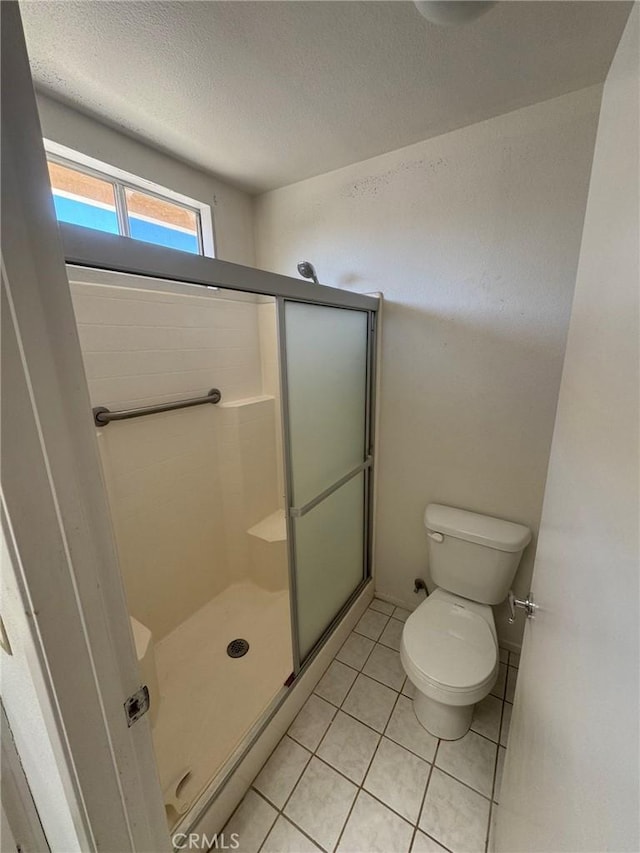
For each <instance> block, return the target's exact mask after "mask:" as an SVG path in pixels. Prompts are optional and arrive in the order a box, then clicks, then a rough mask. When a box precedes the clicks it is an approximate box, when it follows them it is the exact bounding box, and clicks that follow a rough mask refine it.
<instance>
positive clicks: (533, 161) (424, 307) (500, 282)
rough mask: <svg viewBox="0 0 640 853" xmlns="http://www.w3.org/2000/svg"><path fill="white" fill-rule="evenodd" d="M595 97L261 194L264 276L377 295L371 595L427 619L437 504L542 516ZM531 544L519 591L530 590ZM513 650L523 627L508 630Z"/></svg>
mask: <svg viewBox="0 0 640 853" xmlns="http://www.w3.org/2000/svg"><path fill="white" fill-rule="evenodd" d="M600 95H601V89H600V87H592V88H589V89H584V90H581V91H578V92H575V93H572V94H569V95H565V96H563V97H560V98H557V99H554V100H551V101H547V102H544V103H540V104H537V105H535V106H532V107H527V108H525V109H521V110H517V111H515V112H512V113H509V114H507V115H503V116H499V117H498V118H494V119H491V120H488V121H485V122H482V123H480V124H476V125H472V126H470V127H466V128H463V129H461V130H457V131H454V132H452V133H448V134H446V135H444V136H440V137H438V138H435V139H430V140H427V141H425V142H421V143H419V144H417V145H412V146H410V147H408V148H403V149H401V150H399V151H394V152H391V153H389V154H385V155H382V156H380V157H375V158H373V159H371V160H367V161H365V162H362V163H359V164H356V165H354V166H349V167H347V168H344V169H340V170H338V171H335V172H331V173H329V174H326V175H322V176H320V177H317V178H312V179H310V180H307V181H303V182H301V183H298V184H294V185H292V186H289V187H285V188H282V189H279V190H275V191H273V192H270V193H267V194H265V195H263V196H260V197H259V198H258V199H257V201H256V253H257V263H258V266H260V267H263V268H265V269H269V270H274V271H277V272H281V273H288V274H292V273H293V274H295V268H296V263H297V262H298V261H300V260H302V259H303V258H304V259H307V258H308V259H309V260H311V261H313V263H314V264H315V265H316V267H317V270H318V273H319V276H320V280H321V281H322V282H323V283H324V284H330V285H334V286H339V287H344V288H348V289H352V290H356V291H359V292H367V291H378V290H380V291H383V292H384V295H385V323H384V338H383V342H382V347H383V352H382V393H381V400H380V405H381V417H380V440H379V449H380V456H379V489H378V506H377V519H376V523H377V576H376V587H377V589H378V591H379V592H381V593H383V594H386V595H388V596H390V597H392V598H393V599H394V600H396V601H397V602H398V603H403V604H405V605H406V606H415V604H416V603H417V599H416V597H415V596H414V595H413V592H412V589H413V579H414V578H415V577H417V576H420V575H424V574H425V561H426V540H425V534H424V530H423V526H422V514H423V512H424V507H425V505H426V504H427V503H428V502H429V501H439V502H442V503H446V504H452V505H454V506H460V507H465V508H467V509H471V510H476V511H479V512H486V513H489V514H491V515H496V516H501V517H504V518H507V519H512V520H514V521H518V522H523V523H525V524H528V525H529V526H530V527H531V528H532V529H533V530H534V532H535V531H536V530H537V527H538V522H539V518H540V511H541V504H542V494H543V489H544V482H545V475H546V469H547V463H548V455H549V447H550V443H551V433H552V428H553V420H554V415H555V408H556V401H557V395H558V388H559V383H560V372H561V368H562V359H563V354H564V345H565V339H566V331H567V324H568V319H569V311H570V306H571V298H572V293H573V286H574V282H575V271H576V263H577V257H578V249H579V243H580V234H581V230H582V223H583V217H584V209H585V203H586V194H587V186H588V180H589V169H590V166H591V158H592V152H593V141H594V134H595V128H596V122H597V115H598V107H599V102H600ZM533 552H534V546H530V548H529V549H528V552H527V554H526V555H525V558H524V561H523V564H522V566H521V569H520V572H519V576H518V580H517V582H516V589H517V590H518V591H519V592H521V593H522V592H527V591H528V585H529V579H530V575H531V566H532V558H533ZM499 631H500V634H501V636H502V638H503V640H506V641H511V642H513V643H516V644H519V642H520V639H521V631H522V627H521V624H520V625H517V626H513V627H509V626H507V624H506V619H500V620H499Z"/></svg>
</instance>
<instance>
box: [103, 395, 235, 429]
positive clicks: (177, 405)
mask: <svg viewBox="0 0 640 853" xmlns="http://www.w3.org/2000/svg"><path fill="white" fill-rule="evenodd" d="M221 399H222V394H221V393H220V391H219V390H218V389H217V388H212V389H211V391H209V393H208V394H207V395H206V396H205V397H192V398H191V399H189V400H174V401H173V402H172V403H158V405H157V406H140V408H138V409H122V410H121V411H119V412H112V411H111V409H106V408H105V407H104V406H96V407H95V408H94V409H93V410H92V411H93V422H94V424H95V425H96V426H98V427H102V426H106V425H107V424H109V423H111V421H127V420H129V418H141V417H142V416H143V415H157V414H158V413H159V412H172V411H173V410H174V409H189V408H191V406H203V405H204V404H205V403H219V402H220V400H221Z"/></svg>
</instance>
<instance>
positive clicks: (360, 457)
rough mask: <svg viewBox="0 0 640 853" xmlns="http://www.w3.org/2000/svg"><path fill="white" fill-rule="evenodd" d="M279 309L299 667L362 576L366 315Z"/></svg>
mask: <svg viewBox="0 0 640 853" xmlns="http://www.w3.org/2000/svg"><path fill="white" fill-rule="evenodd" d="M281 311H282V315H281V323H282V325H281V330H282V332H283V335H282V338H283V342H284V362H285V363H284V365H283V376H284V380H285V382H286V389H287V392H286V409H285V428H286V430H287V433H288V442H287V444H288V447H289V459H288V462H289V475H288V503H289V510H288V514H289V531H290V536H291V545H290V547H291V555H292V564H293V566H294V571H293V581H294V590H295V591H294V595H295V608H294V614H295V623H296V624H295V626H294V631H295V634H296V636H297V643H298V651H299V654H298V660H297V661H296V665H297V666H298V667H299V666H300V664H301V663H302V662H304V660H305V658H307V657H308V655H309V654H310V652H311V651H312V650H313V648H314V647H315V645H316V644H317V643H318V641H319V640H320V639H321V638H322V636H323V635H324V633H325V632H326V631H327V629H328V628H329V626H330V625H331V623H332V622H333V620H334V619H335V618H336V616H337V615H338V614H339V613H340V611H341V610H342V608H343V607H344V605H345V604H346V603H347V601H348V600H349V599H350V597H351V596H352V594H353V593H354V592H355V591H356V590H357V588H358V587H359V585H360V584H361V583H362V582H363V580H364V578H365V576H366V570H367V559H368V547H367V539H368V503H369V502H368V490H369V476H370V470H369V469H370V466H371V458H370V444H371V429H370V408H371V407H370V386H371V368H370V364H371V360H372V359H371V355H372V353H371V350H372V347H371V340H370V339H371V334H370V319H369V318H370V316H372V315H370V314H369V312H367V311H360V310H355V309H350V308H337V307H330V306H326V305H317V304H308V303H304V302H296V301H290V300H286V299H285V300H283V301H282V304H281Z"/></svg>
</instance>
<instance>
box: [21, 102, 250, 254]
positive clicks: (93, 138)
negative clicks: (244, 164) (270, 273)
mask: <svg viewBox="0 0 640 853" xmlns="http://www.w3.org/2000/svg"><path fill="white" fill-rule="evenodd" d="M38 111H39V113H40V123H41V125H42V132H43V134H44V136H45V137H46V138H47V139H51V140H52V141H53V142H57V143H58V144H60V145H66V146H67V147H68V148H73V149H74V150H75V151H79V152H80V153H82V154H86V155H87V156H88V157H93V158H94V159H96V160H101V161H102V162H103V163H108V164H109V165H110V166H115V167H116V168H118V169H123V170H124V171H125V172H130V173H131V174H133V175H138V176H139V177H141V178H145V179H146V180H149V181H154V182H155V183H157V184H160V186H163V187H167V189H170V190H174V192H178V193H182V194H183V195H186V196H189V197H190V198H194V199H197V200H198V201H202V202H204V203H205V204H208V205H210V206H211V212H212V214H213V227H214V232H215V241H216V255H217V257H218V258H220V259H221V260H223V261H232V262H233V263H236V264H244V265H245V266H254V264H255V254H254V245H253V209H252V204H253V202H252V198H251V196H249V195H247V193H244V192H242V191H241V190H238V189H236V188H235V187H233V186H231V185H230V184H227V183H225V182H224V181H222V180H220V179H219V178H216V177H214V176H213V175H210V174H208V173H206V172H201V171H200V170H198V169H196V168H193V167H191V166H189V165H187V164H186V163H182V162H180V161H179V160H176V159H175V158H174V157H172V156H170V155H167V154H163V153H162V152H160V151H158V150H156V149H155V148H150V147H149V146H147V145H144V144H143V143H142V142H138V141H137V140H135V139H133V138H131V137H130V136H126V135H125V134H123V133H120V132H119V131H117V130H115V129H114V128H112V127H108V126H107V125H105V124H102V123H101V122H99V121H97V120H95V119H93V118H90V117H89V116H86V115H84V114H82V113H79V112H77V111H76V110H74V109H72V108H71V107H68V106H66V105H64V104H61V103H59V102H58V101H54V100H52V99H51V98H48V97H46V96H44V95H39V96H38Z"/></svg>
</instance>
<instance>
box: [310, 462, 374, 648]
mask: <svg viewBox="0 0 640 853" xmlns="http://www.w3.org/2000/svg"><path fill="white" fill-rule="evenodd" d="M364 478H365V475H364V474H358V475H357V476H356V477H354V478H353V479H351V480H349V482H347V483H345V485H344V486H341V488H339V489H338V490H337V491H336V492H334V493H333V494H332V495H329V497H328V498H326V499H325V500H324V501H322V502H321V503H320V504H318V505H317V506H316V507H314V508H313V509H312V510H310V511H309V512H308V513H307V514H306V515H303V516H302V517H301V518H296V519H295V520H294V525H295V547H296V602H297V608H298V639H299V643H300V656H301V658H302V659H303V660H304V658H306V656H307V655H308V654H309V652H310V651H311V650H312V649H313V647H314V645H315V644H316V643H317V641H318V640H319V639H320V637H321V636H322V634H323V633H324V632H325V631H326V629H327V628H328V626H329V625H330V624H331V622H332V621H333V619H334V618H335V617H336V616H337V615H338V613H339V612H340V610H341V609H342V607H343V606H344V604H345V602H346V601H348V599H349V597H350V596H351V594H352V593H353V592H354V591H355V590H356V589H357V587H358V585H359V584H360V583H361V582H362V579H363V576H364V541H365V540H364V496H365V491H364V486H365V483H364Z"/></svg>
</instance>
